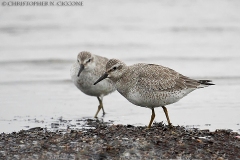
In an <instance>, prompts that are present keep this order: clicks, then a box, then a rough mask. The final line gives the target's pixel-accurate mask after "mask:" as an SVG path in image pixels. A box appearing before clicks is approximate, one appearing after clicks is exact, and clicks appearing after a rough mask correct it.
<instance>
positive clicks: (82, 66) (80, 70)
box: [77, 64, 84, 77]
mask: <svg viewBox="0 0 240 160" xmlns="http://www.w3.org/2000/svg"><path fill="white" fill-rule="evenodd" d="M83 70H84V65H83V64H80V68H79V72H78V75H77V76H78V77H79V76H80V74H81V72H82V71H83Z"/></svg>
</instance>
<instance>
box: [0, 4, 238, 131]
mask: <svg viewBox="0 0 240 160" xmlns="http://www.w3.org/2000/svg"><path fill="white" fill-rule="evenodd" d="M83 4H84V5H83V6H75V7H74V6H72V7H66V6H65V7H59V6H46V7H33V6H32V7H3V6H0V21H1V23H0V41H1V43H0V55H1V56H0V73H1V74H0V110H1V112H0V126H1V127H0V132H12V131H19V130H21V129H29V128H31V127H36V126H40V127H47V128H51V124H53V123H57V122H59V119H66V120H68V122H69V123H67V124H68V125H70V126H76V123H77V120H78V119H82V118H92V117H93V116H94V114H95V112H96V110H97V105H98V101H97V99H96V98H95V97H89V96H86V95H85V94H83V93H81V92H80V91H79V90H78V89H77V88H76V87H75V86H74V85H73V83H71V81H70V75H69V69H70V66H71V64H72V63H73V62H74V61H75V59H76V56H77V54H78V53H79V52H80V51H83V50H87V51H90V52H92V53H94V54H99V55H102V56H106V57H108V58H118V59H121V60H123V61H125V62H126V63H127V64H129V65H131V64H134V63H138V62H145V63H156V64H161V65H164V66H168V67H170V68H172V69H174V70H176V71H178V72H180V73H182V74H184V75H186V76H189V77H192V78H196V79H197V78H198V79H212V80H213V81H214V83H215V84H216V85H215V86H211V87H208V88H205V89H200V90H197V91H194V92H192V93H191V94H189V95H188V96H187V97H185V98H183V99H182V100H180V101H179V102H178V103H175V104H172V105H169V106H168V111H169V116H170V120H171V122H172V123H173V124H174V125H184V126H187V127H198V128H201V129H211V130H214V129H232V130H234V131H238V132H240V118H239V117H240V106H239V105H240V98H239V93H238V92H239V91H240V83H239V82H240V81H239V80H240V75H239V70H240V65H239V63H240V54H239V51H240V45H239V40H240V18H239V15H240V10H239V7H240V2H239V1H238V0H231V1H227V0H211V1H201V0H196V1H191V0H184V1H174V0H171V1H166V0H161V1H156V0H155V1H149V2H146V1H138V2H136V1H121V2H120V1H110V0H104V1H101V2H100V1H90V0H87V1H83ZM104 107H105V111H106V112H107V114H106V115H105V117H102V118H103V120H104V121H109V120H113V121H114V123H115V124H132V125H148V122H149V120H150V116H151V110H149V109H146V108H141V107H137V106H134V105H133V104H131V103H129V102H128V101H127V100H126V99H125V98H124V97H122V96H121V95H120V94H118V93H117V92H115V93H113V94H111V95H109V96H107V97H105V98H104ZM155 112H156V118H155V121H156V122H160V121H164V122H165V123H167V122H166V118H165V115H164V112H163V110H162V109H161V108H157V109H156V110H155ZM99 115H101V112H100V113H99Z"/></svg>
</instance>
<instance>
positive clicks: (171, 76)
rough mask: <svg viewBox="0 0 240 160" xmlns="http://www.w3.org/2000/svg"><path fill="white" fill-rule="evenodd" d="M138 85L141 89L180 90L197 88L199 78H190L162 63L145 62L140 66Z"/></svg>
mask: <svg viewBox="0 0 240 160" xmlns="http://www.w3.org/2000/svg"><path fill="white" fill-rule="evenodd" d="M139 70H140V71H139V75H138V80H137V85H136V86H138V88H139V89H145V90H149V91H178V90H183V89H187V88H197V87H198V86H199V85H200V84H199V82H198V81H197V80H193V79H190V78H188V77H185V76H183V75H181V74H180V73H178V72H176V71H174V70H172V69H170V68H167V67H163V66H161V65H155V64H144V65H142V66H141V67H139Z"/></svg>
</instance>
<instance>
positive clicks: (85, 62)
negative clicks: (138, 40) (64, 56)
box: [70, 51, 116, 118]
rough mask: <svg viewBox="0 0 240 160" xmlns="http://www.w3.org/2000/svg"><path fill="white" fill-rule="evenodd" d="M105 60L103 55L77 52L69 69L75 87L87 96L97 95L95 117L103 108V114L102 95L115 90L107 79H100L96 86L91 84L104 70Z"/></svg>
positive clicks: (106, 60)
mask: <svg viewBox="0 0 240 160" xmlns="http://www.w3.org/2000/svg"><path fill="white" fill-rule="evenodd" d="M107 62H108V59H107V58H105V57H101V56H98V55H94V54H91V53H90V52H86V51H83V52H80V53H79V54H78V56H77V61H76V62H75V63H74V64H73V65H72V67H71V69H70V74H71V78H72V81H73V83H74V84H75V85H76V87H77V88H78V89H80V90H81V91H82V92H83V93H85V94H87V95H89V96H95V97H97V99H98V101H99V106H98V109H97V112H96V114H95V116H94V117H95V118H96V117H97V115H98V112H99V111H100V110H101V109H102V110H103V115H104V114H105V111H104V108H103V97H104V96H106V95H108V94H109V93H112V92H113V91H115V90H116V89H115V87H114V84H113V82H112V81H111V80H109V79H106V80H104V81H102V82H101V83H99V85H97V86H95V85H93V83H94V82H95V81H96V80H97V79H98V78H99V77H100V76H101V75H102V74H103V73H104V72H105V66H106V64H107Z"/></svg>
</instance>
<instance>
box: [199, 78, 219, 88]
mask: <svg viewBox="0 0 240 160" xmlns="http://www.w3.org/2000/svg"><path fill="white" fill-rule="evenodd" d="M210 82H212V81H211V80H198V83H200V85H199V88H203V87H207V86H210V85H215V84H214V83H210Z"/></svg>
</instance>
